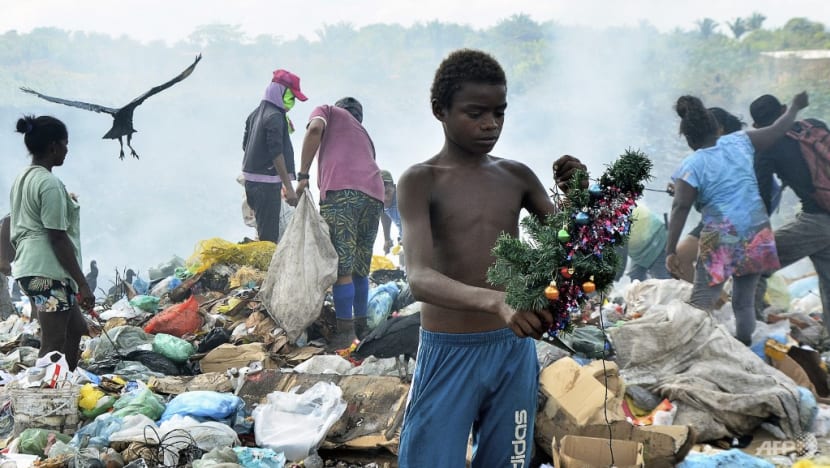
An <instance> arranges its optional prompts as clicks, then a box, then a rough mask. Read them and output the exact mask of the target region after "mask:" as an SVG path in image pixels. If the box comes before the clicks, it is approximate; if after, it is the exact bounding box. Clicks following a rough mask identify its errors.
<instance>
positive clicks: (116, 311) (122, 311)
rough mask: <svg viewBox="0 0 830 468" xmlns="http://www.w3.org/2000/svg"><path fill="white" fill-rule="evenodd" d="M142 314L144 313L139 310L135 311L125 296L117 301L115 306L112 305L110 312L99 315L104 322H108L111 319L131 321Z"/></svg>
mask: <svg viewBox="0 0 830 468" xmlns="http://www.w3.org/2000/svg"><path fill="white" fill-rule="evenodd" d="M142 314H144V311H143V310H141V309H137V308H135V307H133V305H132V304H130V301H129V300H128V299H127V297H126V296H124V297H122V298H121V299H119V300H118V301H117V302H116V303H115V304H113V305H112V307H111V308H110V310H108V311H106V312H103V313H101V318H102V319H104V320H109V319H113V318H118V317H121V318H125V319H131V318H136V317H139V316H141V315H142Z"/></svg>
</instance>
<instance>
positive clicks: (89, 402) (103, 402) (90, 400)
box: [78, 383, 117, 419]
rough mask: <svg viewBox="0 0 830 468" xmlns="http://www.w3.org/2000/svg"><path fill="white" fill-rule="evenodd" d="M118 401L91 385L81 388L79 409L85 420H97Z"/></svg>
mask: <svg viewBox="0 0 830 468" xmlns="http://www.w3.org/2000/svg"><path fill="white" fill-rule="evenodd" d="M116 400H117V398H116V397H114V396H112V395H107V394H105V393H104V392H103V391H101V390H100V389H99V388H98V387H96V386H95V385H93V384H91V383H87V384H84V386H82V387H81V396H80V399H79V400H78V408H80V410H81V415H82V416H83V417H84V419H95V418H97V417H98V416H100V415H102V414H104V413H106V412H107V411H109V410H110V408H112V406H113V405H114V404H115V401H116Z"/></svg>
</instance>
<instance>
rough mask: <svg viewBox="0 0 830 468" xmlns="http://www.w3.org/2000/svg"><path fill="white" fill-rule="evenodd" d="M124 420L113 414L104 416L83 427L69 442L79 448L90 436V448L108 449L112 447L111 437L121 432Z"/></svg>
mask: <svg viewBox="0 0 830 468" xmlns="http://www.w3.org/2000/svg"><path fill="white" fill-rule="evenodd" d="M123 425H124V418H119V417H118V416H113V415H112V414H102V415H101V416H99V417H97V418H96V419H95V420H94V421H92V422H91V423H89V424H87V425H85V426H84V427H82V428H81V429H80V430H78V432H76V433H75V435H74V436H73V437H72V440H71V441H70V442H69V445H71V446H73V447H75V448H79V447H80V446H81V442H82V441H83V439H84V437H86V436H89V440H88V441H87V446H88V447H95V448H100V449H103V448H107V447H109V446H110V437H111V436H112V435H113V434H115V433H116V432H118V431H120V430H121V427H122V426H123Z"/></svg>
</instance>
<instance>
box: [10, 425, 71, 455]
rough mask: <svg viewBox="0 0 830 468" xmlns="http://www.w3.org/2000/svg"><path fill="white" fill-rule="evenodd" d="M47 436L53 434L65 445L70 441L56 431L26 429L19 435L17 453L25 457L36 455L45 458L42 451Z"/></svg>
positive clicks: (47, 438) (46, 441) (66, 436)
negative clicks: (23, 454) (25, 455)
mask: <svg viewBox="0 0 830 468" xmlns="http://www.w3.org/2000/svg"><path fill="white" fill-rule="evenodd" d="M49 434H55V438H56V439H57V440H59V441H61V442H63V443H67V442H69V440H70V439H71V437H69V436H68V435H66V434H61V433H60V432H58V431H53V430H49V429H26V430H25V431H23V432H22V433H20V445H19V446H18V450H19V452H20V453H25V454H27V455H37V456H39V457H43V456H45V455H46V453H45V452H44V451H45V450H46V444H47V443H48V441H49Z"/></svg>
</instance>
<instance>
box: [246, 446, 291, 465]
mask: <svg viewBox="0 0 830 468" xmlns="http://www.w3.org/2000/svg"><path fill="white" fill-rule="evenodd" d="M233 451H234V452H236V459H237V460H238V462H239V464H240V465H242V466H244V467H245V468H283V467H284V466H285V455H284V454H283V453H282V452H279V453H277V452H274V451H273V450H271V449H269V448H264V449H263V448H253V447H234V448H233Z"/></svg>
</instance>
